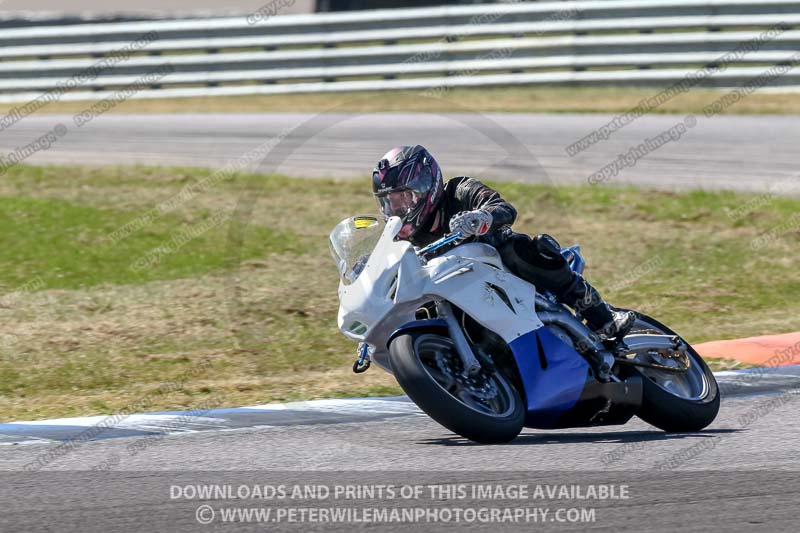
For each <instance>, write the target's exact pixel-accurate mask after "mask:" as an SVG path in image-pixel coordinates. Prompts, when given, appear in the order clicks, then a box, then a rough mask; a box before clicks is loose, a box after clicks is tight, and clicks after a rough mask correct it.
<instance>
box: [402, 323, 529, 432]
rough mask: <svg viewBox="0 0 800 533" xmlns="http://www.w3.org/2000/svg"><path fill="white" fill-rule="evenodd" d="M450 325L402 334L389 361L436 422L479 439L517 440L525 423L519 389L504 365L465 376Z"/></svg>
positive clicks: (421, 405) (406, 387)
mask: <svg viewBox="0 0 800 533" xmlns="http://www.w3.org/2000/svg"><path fill="white" fill-rule="evenodd" d="M442 333H446V330H418V331H411V332H409V333H405V334H402V335H399V336H397V337H396V338H395V339H394V340H393V341H392V343H391V345H390V346H389V361H390V363H391V366H392V372H393V373H394V376H395V378H396V379H397V382H398V383H399V384H400V386H401V387H402V388H403V391H405V393H406V394H407V395H408V397H409V398H411V400H412V401H413V402H414V403H415V404H417V406H419V408H420V409H422V410H423V411H425V413H426V414H427V415H428V416H430V417H431V418H433V419H434V420H435V421H437V422H438V423H440V424H441V425H443V426H444V427H446V428H447V429H449V430H450V431H453V432H455V433H458V434H459V435H461V436H463V437H466V438H468V439H470V440H473V441H475V442H480V443H484V444H496V443H503V442H508V441H510V440H512V439H514V438H515V437H516V436H517V435H518V434H519V432H520V431H521V430H522V426H523V424H524V422H525V406H524V404H523V402H522V398H521V397H520V394H519V392H518V391H517V389H516V388H515V387H514V386H513V385H512V384H511V382H510V381H509V379H508V378H506V376H504V375H503V374H502V373H501V372H500V371H499V370H496V369H495V370H486V369H482V370H481V371H480V372H479V373H478V374H477V375H475V376H471V377H465V376H464V375H463V365H462V363H461V359H460V358H459V356H458V352H457V351H456V347H455V344H454V343H453V341H452V340H451V339H450V338H449V337H447V336H446V335H442Z"/></svg>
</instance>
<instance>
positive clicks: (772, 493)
mask: <svg viewBox="0 0 800 533" xmlns="http://www.w3.org/2000/svg"><path fill="white" fill-rule="evenodd" d="M737 379H738V378H737ZM745 382H747V380H745ZM799 384H800V380H798V379H797V378H792V379H786V380H783V381H771V380H770V379H769V378H754V379H753V381H752V382H751V383H750V385H754V386H753V387H750V386H746V387H744V390H754V391H757V390H761V389H764V388H770V389H771V390H769V391H763V390H762V391H761V392H756V393H755V394H748V395H744V396H743V395H738V394H739V393H741V392H743V389H741V388H739V389H737V391H736V394H737V395H729V396H727V397H726V398H724V400H723V404H722V409H721V411H720V415H719V417H718V418H717V420H716V421H715V422H714V424H713V425H712V426H711V427H710V428H708V429H707V430H706V431H703V432H701V433H696V434H682V435H676V434H666V433H663V432H661V431H658V430H656V429H654V428H652V427H650V426H648V425H647V424H645V423H643V422H641V421H638V420H634V421H632V422H631V423H629V424H627V425H625V426H621V427H604V428H580V429H573V430H558V431H538V430H526V431H525V432H524V433H523V434H522V435H521V436H520V437H519V438H517V439H516V440H515V441H514V442H513V443H512V444H510V445H505V446H491V447H489V446H481V445H475V444H471V443H469V442H466V441H464V440H463V439H460V438H456V437H454V436H453V435H452V434H450V433H448V432H447V431H445V430H443V429H442V428H441V427H440V426H438V425H437V424H436V423H434V422H432V421H431V420H430V419H428V418H427V417H425V416H424V415H422V414H419V413H408V414H406V415H404V416H396V417H387V418H384V419H382V420H375V421H361V422H358V423H348V422H341V421H339V422H338V423H330V422H328V423H325V422H323V423H311V424H308V425H288V426H273V427H255V428H243V429H238V430H231V431H215V432H205V433H203V432H200V433H194V434H183V435H176V436H168V437H165V438H162V439H159V440H156V441H153V442H151V443H150V444H148V446H147V447H145V448H143V449H142V450H140V451H139V452H138V453H136V454H135V455H133V454H131V452H130V448H129V445H130V444H131V443H132V442H136V440H137V439H135V438H134V439H130V438H117V439H108V440H101V441H92V442H87V443H84V444H80V445H78V446H77V447H76V448H75V449H73V450H72V451H70V452H69V453H68V454H66V455H64V456H63V457H60V458H58V459H56V460H55V461H53V463H51V464H50V465H49V466H48V467H47V470H48V471H47V472H45V471H42V472H38V473H36V474H27V475H22V474H19V471H20V469H21V468H22V467H23V466H24V465H25V464H27V463H29V462H31V461H33V460H35V458H36V457H37V456H38V455H39V454H41V453H42V452H43V450H46V449H47V448H48V446H53V445H30V446H25V445H23V446H14V447H11V446H4V447H3V449H2V450H0V457H1V458H2V467H1V468H2V469H3V470H4V471H6V472H5V473H3V474H0V479H1V480H2V481H3V483H0V501H3V502H4V503H5V505H4V509H5V511H4V513H3V515H2V516H0V529H2V530H12V529H19V527H20V524H23V523H24V524H27V526H28V527H26V528H25V529H26V530H29V531H38V530H45V526H46V525H48V524H49V525H52V524H54V523H59V524H60V525H61V527H60V529H61V530H65V531H73V530H81V531H128V530H143V528H148V529H153V530H156V529H157V530H160V531H193V530H197V528H198V527H199V526H198V524H197V522H196V519H195V514H194V513H195V510H196V508H197V507H198V505H200V504H205V503H212V504H214V505H226V504H227V505H233V506H239V507H248V506H254V505H256V506H257V505H262V504H263V505H266V504H265V502H263V501H255V502H254V501H250V500H248V501H240V502H238V503H237V502H233V503H231V502H225V501H217V500H214V501H210V502H207V501H200V500H197V499H194V500H185V499H180V498H178V499H173V498H171V497H170V493H169V491H170V490H171V489H170V486H171V485H174V484H178V485H187V484H196V483H214V484H232V485H233V486H238V485H240V484H249V485H252V484H260V485H264V484H280V483H285V484H292V483H357V484H358V483H360V484H364V483H383V484H386V483H390V484H391V483H396V484H400V483H446V482H448V481H449V482H454V483H455V482H458V483H477V482H493V483H503V484H508V483H512V482H518V483H528V484H536V483H550V484H553V483H570V484H573V483H580V484H584V485H585V484H588V483H616V484H628V485H630V487H631V489H630V490H631V493H632V498H631V499H630V500H628V501H625V502H608V501H606V502H588V503H587V502H580V501H579V502H575V501H573V502H571V505H576V504H577V505H578V506H594V507H596V508H597V510H598V511H597V512H598V515H597V521H596V523H594V524H572V525H569V524H552V523H550V524H540V525H538V526H537V529H545V530H555V531H562V530H565V529H566V530H573V529H574V530H577V529H594V530H609V531H610V530H619V529H633V530H636V531H675V530H677V529H678V528H680V529H684V530H688V531H700V530H712V531H750V530H753V529H754V528H757V527H759V526H761V527H766V528H767V530H769V531H795V530H796V494H797V490H798V488H800V454H798V453H797V446H796V443H797V442H798V439H800V412H799V411H798V409H797V400H798V399H800V394H798V392H800V388H798V385H799ZM723 390H725V389H723ZM109 458H116V459H117V462H116V463H115V466H114V468H113V469H112V470H113V471H112V472H106V473H96V472H95V473H92V472H87V470H90V469H92V468H93V467H97V466H98V465H101V464H103V462H104V461H108V460H109ZM660 465H661V467H662V471H658V469H659V466H660ZM664 465H666V467H664ZM397 469H402V472H397ZM11 471H17V472H18V473H17V474H13V473H11ZM52 471H57V472H52ZM268 503H269V502H268ZM301 503H303V502H301ZM429 503H430V502H429ZM451 503H452V502H451ZM456 503H457V502H456ZM273 504H274V502H272V503H269V505H273ZM382 504H386V505H389V506H393V505H402V504H405V505H407V504H408V502H398V501H394V502H382ZM433 504H434V505H435V504H436V502H433ZM438 504H442V502H439V503H438ZM483 504H484V505H485V504H486V502H483ZM567 504H569V502H567V503H565V502H549V503H541V502H539V504H538V505H540V506H546V505H551V506H555V507H558V506H565V505H567ZM304 505H306V506H314V505H319V503H315V502H304ZM492 505H498V506H507V507H515V506H519V505H521V504H520V502H518V501H513V500H504V501H500V502H493V503H492ZM480 525H481V524H472V525H469V524H466V525H465V524H459V525H458V527H459V528H461V529H468V530H477V529H478V528H479V526H480ZM214 526H220V527H221V524H217V523H215V524H214ZM484 526H485V525H484ZM259 527H260V528H263V527H264V526H263V525H260V526H259V525H255V524H251V525H249V526H245V525H241V524H237V525H236V526H232V527H228V528H227V529H226V530H231V529H234V528H235V529H236V530H248V531H249V530H251V529H252V530H256V529H259ZM271 527H273V528H274V527H275V526H274V525H273V526H271ZM293 527H295V528H300V529H298V530H301V529H302V530H305V531H307V530H322V529H326V530H329V529H331V528H330V526H327V527H324V526H323V525H321V524H316V525H315V524H299V525H298V524H295V525H294V526H293ZM396 527H397V529H404V528H405V529H407V528H408V526H407V525H397V526H396ZM424 527H425V528H426V529H428V530H439V529H440V528H441V529H449V528H453V527H455V526H454V525H453V524H450V525H442V524H438V525H426V526H424ZM519 527H521V526H520V525H517V528H519ZM525 527H526V528H527V529H530V528H531V527H532V526H531V525H527V526H525ZM209 528H211V529H215V528H214V527H213V526H209ZM351 528H352V526H350V525H347V526H345V525H339V526H338V528H337V527H334V528H332V529H335V530H342V531H344V530H351ZM381 529H393V528H392V527H389V526H385V527H382V528H381Z"/></svg>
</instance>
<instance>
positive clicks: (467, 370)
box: [436, 300, 481, 377]
mask: <svg viewBox="0 0 800 533" xmlns="http://www.w3.org/2000/svg"><path fill="white" fill-rule="evenodd" d="M436 312H437V314H438V315H439V318H442V319H444V321H445V322H447V330H448V332H449V333H450V338H451V339H452V340H453V343H454V344H455V345H456V351H457V352H458V356H459V357H460V358H461V362H462V363H463V364H464V376H465V377H469V376H474V375H475V374H477V373H478V372H480V370H481V364H480V363H479V362H478V359H477V358H476V357H475V354H474V353H472V347H471V346H470V345H469V341H467V337H466V335H464V330H462V329H461V326H460V325H459V323H458V320H456V317H455V315H454V314H453V308H452V307H451V306H450V303H449V302H446V301H444V300H440V301H438V302H436Z"/></svg>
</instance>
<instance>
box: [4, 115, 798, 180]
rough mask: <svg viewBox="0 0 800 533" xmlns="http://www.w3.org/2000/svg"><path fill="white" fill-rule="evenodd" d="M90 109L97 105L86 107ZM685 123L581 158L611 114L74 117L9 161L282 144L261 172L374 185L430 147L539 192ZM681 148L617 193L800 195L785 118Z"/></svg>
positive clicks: (639, 130)
mask: <svg viewBox="0 0 800 533" xmlns="http://www.w3.org/2000/svg"><path fill="white" fill-rule="evenodd" d="M88 105H91V104H87V106H88ZM684 118H685V117H683V116H681V115H651V116H644V117H641V118H639V119H638V120H635V121H634V122H633V123H631V124H629V125H627V126H626V127H624V128H622V129H621V130H619V131H617V132H615V133H614V134H613V135H612V136H610V137H609V138H608V140H605V141H601V142H598V143H596V144H595V145H593V146H591V147H590V148H588V149H586V150H584V151H582V152H580V153H578V154H577V155H574V156H570V155H568V154H567V152H566V150H565V148H566V147H567V146H568V145H570V144H572V143H573V142H575V141H576V140H578V139H579V138H581V137H583V136H584V135H586V134H588V133H589V132H590V131H592V130H594V129H595V128H598V127H599V126H602V125H603V124H605V123H607V122H608V121H610V120H611V119H613V115H607V114H582V115H581V114H484V115H481V114H475V113H450V114H423V113H378V114H342V113H322V114H308V113H269V114H253V113H248V114H244V113H243V114H176V115H148V114H142V115H114V114H106V115H100V116H97V117H95V118H94V119H93V120H92V121H91V122H88V123H86V124H84V125H83V126H81V127H80V128H79V127H77V126H76V125H75V123H74V121H73V117H72V116H43V117H39V116H31V117H27V118H24V119H22V120H20V121H19V122H17V123H15V124H13V125H12V126H10V127H8V128H6V129H5V130H4V131H3V132H2V135H0V152H2V153H9V152H12V151H14V150H15V149H17V148H18V147H22V146H25V145H27V144H29V143H31V142H32V141H33V140H35V139H36V138H38V137H40V136H41V135H43V134H44V133H46V132H47V131H50V130H53V128H54V127H55V125H56V124H58V123H62V124H64V125H65V126H67V128H68V131H67V134H66V135H65V136H63V137H61V138H59V139H58V140H57V141H56V142H55V144H53V146H51V147H50V148H49V149H48V150H45V151H41V152H38V153H35V154H34V155H32V156H31V157H30V158H28V159H27V162H30V163H73V164H92V165H117V164H129V163H138V164H168V165H189V166H210V167H221V166H224V165H225V164H226V163H228V162H229V161H232V160H236V159H237V158H239V157H240V156H242V155H243V154H246V153H248V152H249V151H251V150H253V149H254V148H256V147H258V146H259V145H262V144H263V143H264V142H265V141H268V140H269V139H271V138H276V137H279V136H283V137H282V138H283V141H282V142H281V144H279V145H278V146H277V147H275V148H273V149H272V152H270V154H269V155H268V156H267V157H266V159H264V162H263V163H262V164H261V165H260V166H258V167H251V169H252V170H261V171H272V170H278V171H280V172H283V173H286V174H289V175H294V176H334V177H359V176H360V177H363V176H366V175H368V174H369V172H370V171H371V169H372V167H373V165H374V163H375V160H376V159H377V158H378V157H380V155H381V154H383V153H384V152H385V151H386V150H387V149H388V148H390V147H392V146H395V145H400V144H413V143H419V144H424V145H426V146H427V147H428V148H429V149H431V150H432V151H433V153H434V154H436V155H437V158H438V159H440V162H441V163H442V166H443V168H444V171H445V174H446V175H448V176H452V175H458V174H470V175H473V176H476V177H483V178H492V179H510V180H519V181H526V182H539V183H558V184H562V183H586V182H587V179H588V177H589V176H590V175H591V174H592V173H594V172H596V171H598V170H599V169H601V168H602V167H604V166H606V165H608V164H609V163H611V162H612V161H614V160H615V159H616V158H617V157H618V156H619V155H620V154H623V153H627V152H628V151H629V150H630V148H632V147H634V146H637V145H639V144H641V143H644V142H645V141H646V140H647V139H652V138H654V137H655V136H657V135H658V134H660V133H662V132H664V131H665V130H668V129H669V128H672V127H675V126H676V124H678V123H679V122H683V121H684ZM695 118H696V125H695V126H694V127H693V128H691V129H687V130H686V132H685V133H684V134H682V135H681V136H680V137H679V138H678V139H677V140H675V141H673V142H669V143H667V144H665V145H663V146H661V147H660V148H658V149H656V150H653V151H650V152H648V153H647V154H646V155H645V156H644V157H641V158H638V159H636V160H635V161H633V163H635V164H634V165H633V166H630V167H627V168H621V169H620V171H619V173H618V174H617V175H615V176H611V177H610V178H609V179H608V180H607V181H606V183H617V184H635V185H641V186H648V187H656V188H661V189H676V190H686V189H696V188H704V189H735V190H743V191H765V190H767V189H768V188H769V187H770V184H774V183H776V182H785V181H786V180H789V181H790V182H792V186H790V187H783V188H782V189H781V191H780V192H781V193H790V194H791V193H793V194H800V186H797V187H795V186H794V185H797V183H795V182H796V181H797V180H791V179H790V178H795V177H796V176H797V172H798V168H800V150H798V149H797V137H798V134H800V121H798V120H797V119H796V118H795V117H785V116H718V117H712V118H706V117H703V116H702V115H700V116H698V117H695Z"/></svg>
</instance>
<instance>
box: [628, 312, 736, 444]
mask: <svg viewBox="0 0 800 533" xmlns="http://www.w3.org/2000/svg"><path fill="white" fill-rule="evenodd" d="M636 316H637V320H636V323H635V324H634V327H633V330H632V331H631V333H654V334H662V335H677V334H676V333H675V332H674V331H672V330H671V329H669V328H668V327H667V326H665V325H664V324H661V323H660V322H658V321H657V320H655V319H653V318H650V317H648V316H646V315H643V314H641V313H636ZM684 342H685V341H684ZM686 345H687V350H686V358H685V361H684V362H683V364H685V365H686V366H688V370H687V371H685V372H671V371H666V370H660V369H657V368H642V367H633V366H632V367H629V369H628V370H627V371H628V372H631V373H633V374H636V375H639V376H641V378H642V383H643V398H642V406H641V408H640V409H639V412H638V413H637V414H638V416H639V418H641V419H642V420H644V421H645V422H647V423H649V424H652V425H654V426H656V427H657V428H659V429H662V430H664V431H670V432H691V431H700V430H701V429H703V428H704V427H706V426H708V425H709V424H710V423H711V422H713V421H714V419H715V418H716V416H717V413H718V412H719V400H720V397H719V387H718V386H717V380H716V379H715V378H714V374H712V372H711V369H709V368H708V365H706V363H705V361H703V359H702V357H700V354H698V353H697V352H696V351H695V350H694V348H692V347H691V346H690V345H689V343H686Z"/></svg>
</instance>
